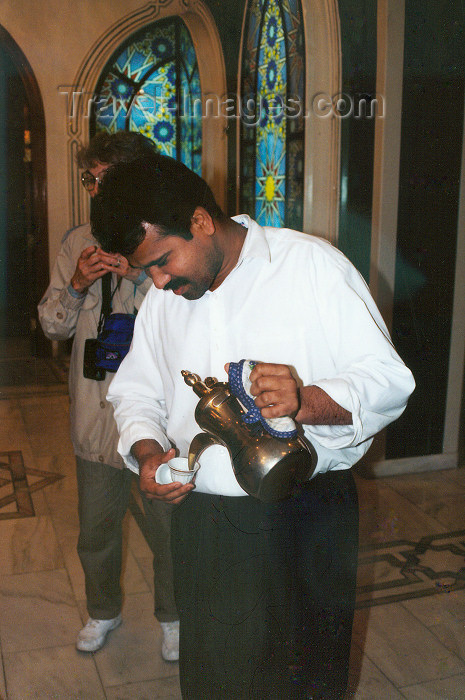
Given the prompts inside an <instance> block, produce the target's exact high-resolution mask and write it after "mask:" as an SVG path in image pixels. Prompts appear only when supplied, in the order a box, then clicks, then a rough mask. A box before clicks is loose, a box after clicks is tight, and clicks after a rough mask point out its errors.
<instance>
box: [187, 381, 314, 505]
mask: <svg viewBox="0 0 465 700" xmlns="http://www.w3.org/2000/svg"><path fill="white" fill-rule="evenodd" d="M181 374H182V375H183V377H184V381H185V382H186V384H188V385H189V386H191V387H192V388H193V390H194V391H195V393H196V394H197V396H200V401H199V402H198V404H197V406H196V408H195V420H196V421H197V423H198V424H199V426H200V427H201V428H202V430H204V431H205V432H203V433H199V434H198V435H196V436H195V437H194V439H193V440H192V442H191V444H190V447H189V454H188V465H189V469H193V468H194V465H195V463H196V462H197V461H198V459H199V457H200V455H201V454H202V452H203V451H204V450H205V449H206V448H207V447H210V446H211V445H224V446H225V447H226V448H227V449H228V452H229V455H230V457H231V462H232V467H233V470H234V475H235V477H236V479H237V482H238V483H239V485H240V486H241V487H242V488H243V489H244V491H246V493H248V494H249V495H250V496H255V498H258V499H259V500H261V501H277V500H281V499H283V498H286V497H287V496H289V495H290V494H291V493H292V492H293V491H294V490H295V489H296V488H297V487H298V486H299V484H301V483H302V482H303V481H306V480H307V479H309V478H310V477H311V476H312V474H313V472H314V471H315V468H316V463H317V455H316V452H315V450H314V448H313V446H312V445H311V444H310V443H308V444H307V442H305V441H304V440H303V439H302V438H301V437H300V436H297V437H295V438H276V437H272V436H271V435H270V434H269V433H267V432H266V430H264V429H263V428H262V427H261V425H260V424H254V425H247V424H246V423H244V421H243V416H244V415H245V411H244V409H243V408H242V405H241V403H240V402H239V401H238V399H237V398H236V397H235V396H233V394H232V393H231V391H230V389H229V385H228V384H227V383H224V382H218V380H217V379H215V377H207V378H206V379H205V381H201V379H200V377H199V376H198V375H197V374H193V373H192V372H188V371H187V370H182V372H181Z"/></svg>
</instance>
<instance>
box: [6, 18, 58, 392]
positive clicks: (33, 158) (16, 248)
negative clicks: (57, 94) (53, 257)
mask: <svg viewBox="0 0 465 700" xmlns="http://www.w3.org/2000/svg"><path fill="white" fill-rule="evenodd" d="M0 159H1V163H2V168H1V169H0V178H1V185H0V358H1V359H2V360H3V361H6V360H8V359H12V358H14V359H15V361H18V360H20V358H22V357H31V356H37V355H46V354H48V351H49V345H50V344H49V343H48V342H47V341H46V340H45V338H44V337H43V335H42V333H41V332H40V331H39V329H38V324H37V313H36V307H37V302H38V300H39V299H40V296H41V294H42V292H43V290H44V289H45V288H46V286H47V279H48V230H47V206H46V180H45V172H46V169H45V120H44V112H43V105H42V98H41V95H40V91H39V88H38V85H37V81H36V79H35V77H34V74H33V72H32V69H31V66H30V65H29V63H28V61H27V59H26V57H25V56H24V54H23V52H22V51H21V49H20V48H19V46H18V45H17V44H16V42H15V41H14V40H13V38H12V37H11V36H10V34H9V33H8V32H7V31H6V30H5V29H4V28H3V27H1V26H0ZM7 373H10V372H9V370H8V368H7V369H5V367H2V372H1V374H2V376H0V383H2V384H5V383H10V382H9V379H10V378H11V377H8V376H3V375H4V374H7ZM10 374H11V373H10Z"/></svg>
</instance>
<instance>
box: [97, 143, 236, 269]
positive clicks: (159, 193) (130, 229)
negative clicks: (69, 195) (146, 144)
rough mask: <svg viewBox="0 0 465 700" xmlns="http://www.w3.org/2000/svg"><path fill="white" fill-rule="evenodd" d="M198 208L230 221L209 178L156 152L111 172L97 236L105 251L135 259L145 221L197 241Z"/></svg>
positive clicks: (103, 188) (100, 201)
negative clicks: (195, 218)
mask: <svg viewBox="0 0 465 700" xmlns="http://www.w3.org/2000/svg"><path fill="white" fill-rule="evenodd" d="M94 205H95V206H94ZM198 206H201V207H203V208H204V209H205V210H206V211H207V212H208V213H209V214H210V216H211V217H212V218H214V219H222V218H224V217H225V215H224V214H223V212H222V211H221V209H220V207H219V206H218V204H217V203H216V201H215V198H214V196H213V193H212V191H211V189H210V187H209V186H208V185H207V183H206V182H205V180H203V179H202V178H201V177H199V176H198V175H196V174H195V173H194V172H193V171H192V170H189V168H187V167H186V166H185V165H183V163H180V162H178V161H176V160H174V159H173V158H168V157H167V156H162V155H160V154H157V153H155V154H152V155H150V156H145V157H144V158H139V159H137V160H134V161H132V162H130V163H119V164H117V165H115V166H113V167H112V168H110V170H109V171H108V173H107V174H106V175H105V178H104V180H103V182H102V183H101V185H100V186H99V192H98V194H97V196H96V197H94V200H93V207H92V214H91V223H92V233H93V235H94V237H95V238H96V239H97V240H98V241H99V243H100V245H101V246H102V248H104V249H105V250H109V251H112V252H114V253H121V254H122V255H126V256H127V255H131V253H133V252H134V251H135V249H136V248H137V247H138V246H139V245H140V244H141V243H142V241H143V240H144V238H145V235H146V232H145V230H144V228H143V227H142V224H143V223H149V224H154V225H155V226H157V228H158V230H159V232H160V234H161V235H167V236H168V235H175V236H181V237H182V238H185V239H187V240H189V239H190V238H192V234H191V231H190V227H191V224H192V215H193V214H194V211H195V209H196V207H198Z"/></svg>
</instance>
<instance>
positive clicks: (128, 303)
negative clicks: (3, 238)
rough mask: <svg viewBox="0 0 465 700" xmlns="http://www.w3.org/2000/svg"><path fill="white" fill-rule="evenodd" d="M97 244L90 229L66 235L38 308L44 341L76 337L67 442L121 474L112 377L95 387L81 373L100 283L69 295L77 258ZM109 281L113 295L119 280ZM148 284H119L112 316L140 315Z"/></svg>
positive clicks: (99, 297)
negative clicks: (77, 295) (110, 392)
mask: <svg viewBox="0 0 465 700" xmlns="http://www.w3.org/2000/svg"><path fill="white" fill-rule="evenodd" d="M95 244H96V241H95V239H94V238H93V237H92V234H91V230H90V225H89V224H85V225H84V226H79V227H78V228H76V229H73V230H72V231H70V232H68V234H66V236H65V238H64V239H63V243H62V246H61V249H60V252H59V253H58V256H57V260H56V263H55V266H54V268H53V271H52V275H51V281H50V285H49V287H48V289H47V291H46V292H45V294H44V296H43V297H42V299H41V301H40V303H39V306H38V310H39V319H40V323H41V325H42V328H43V330H44V333H45V335H46V336H47V337H48V338H50V339H51V340H66V339H67V338H71V337H73V336H74V341H73V347H72V351H71V359H70V369H69V395H70V404H71V406H70V417H71V440H72V442H73V446H74V451H75V453H76V454H77V455H79V456H80V457H82V458H84V459H87V460H90V461H91V462H100V463H102V464H109V465H111V466H114V467H119V468H121V467H122V466H123V461H122V459H121V457H120V456H119V455H118V453H117V451H116V446H117V443H118V433H117V430H116V425H115V422H114V419H113V408H112V406H111V404H109V403H108V402H107V400H106V394H107V390H108V385H109V384H110V382H111V380H112V379H113V377H114V376H115V375H114V374H112V373H110V372H107V374H106V377H105V379H104V381H101V382H99V381H96V380H94V379H85V378H84V376H83V371H82V366H83V358H84V343H85V341H86V339H87V338H96V337H97V326H98V322H99V318H100V308H101V303H102V282H101V280H97V281H96V282H94V283H93V284H92V286H91V287H89V290H88V292H87V294H86V296H85V297H82V298H79V299H77V298H75V297H73V296H72V295H71V294H70V293H69V291H68V285H69V283H70V281H71V277H72V276H73V274H74V271H75V269H76V263H77V260H78V258H79V256H80V254H81V252H82V251H83V250H84V248H87V247H88V246H90V245H95ZM112 277H113V280H112V290H113V289H114V287H115V284H116V282H117V276H116V275H112ZM151 284H152V281H151V280H150V278H147V279H145V280H144V281H143V282H142V283H141V284H140V285H136V284H134V283H133V282H130V281H129V280H126V279H121V284H120V286H119V288H117V289H116V292H115V294H114V296H113V299H112V311H113V312H120V313H132V312H133V311H134V308H136V309H139V307H140V305H141V303H142V300H143V298H144V296H145V294H146V293H147V291H148V290H149V289H150V286H151Z"/></svg>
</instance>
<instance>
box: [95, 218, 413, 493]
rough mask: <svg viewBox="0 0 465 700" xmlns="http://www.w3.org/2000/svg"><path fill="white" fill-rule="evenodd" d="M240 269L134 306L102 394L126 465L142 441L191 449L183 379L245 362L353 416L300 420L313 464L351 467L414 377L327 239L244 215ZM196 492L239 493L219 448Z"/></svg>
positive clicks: (205, 458)
mask: <svg viewBox="0 0 465 700" xmlns="http://www.w3.org/2000/svg"><path fill="white" fill-rule="evenodd" d="M234 220H235V221H238V222H239V223H241V224H243V225H244V226H246V228H248V233H247V236H246V239H245V242H244V245H243V248H242V251H241V255H240V258H239V260H238V262H237V265H236V266H235V268H234V269H233V270H232V271H231V273H230V274H229V275H228V277H227V278H226V279H225V280H224V282H223V283H222V284H221V285H220V286H219V287H218V288H217V289H215V290H214V291H213V292H211V291H207V292H206V293H205V294H204V296H203V297H201V298H200V299H197V300H195V301H190V300H187V299H184V298H183V297H182V296H178V295H175V294H173V293H172V292H171V291H168V292H164V291H159V290H157V289H155V288H154V287H153V288H152V289H151V290H150V291H149V292H148V294H147V296H146V298H145V300H144V302H143V304H142V307H141V309H140V311H139V314H138V317H137V321H136V328H135V333H134V339H133V345H132V349H131V351H130V352H129V354H128V355H127V357H126V358H125V360H124V361H123V363H122V365H121V367H120V369H119V370H118V372H117V374H116V376H115V378H114V380H113V382H112V384H111V386H110V389H109V393H108V399H109V400H110V401H111V402H112V403H113V404H114V406H115V418H116V421H117V424H118V429H119V433H120V441H119V446H118V450H119V452H120V454H121V455H122V456H123V458H124V460H125V462H126V464H127V466H128V467H130V468H131V469H133V470H134V471H137V464H136V462H135V460H134V459H133V457H132V456H131V453H130V450H131V447H132V445H133V444H134V443H135V442H137V441H138V440H142V439H147V438H149V439H154V440H156V441H157V442H158V443H159V444H160V445H161V446H162V447H163V449H165V450H167V449H169V447H170V446H171V444H170V443H172V444H174V445H175V446H176V447H177V448H178V450H179V452H180V455H181V456H187V453H188V449H189V444H190V442H191V440H192V438H193V437H194V435H196V434H197V433H198V432H200V428H199V427H198V425H197V424H196V422H195V418H194V410H195V406H196V404H197V402H198V400H199V399H198V397H197V396H196V395H195V393H194V392H193V390H192V389H191V387H189V386H187V385H186V384H185V382H184V379H183V377H182V375H181V370H183V369H185V370H188V371H190V372H194V373H196V374H198V375H200V377H201V378H202V379H204V378H205V377H207V376H214V377H217V378H218V379H219V380H221V381H227V376H226V373H225V370H224V365H225V363H227V362H238V361H239V360H241V359H244V358H245V359H252V360H259V361H263V362H273V363H280V364H286V365H291V366H292V367H294V369H295V371H296V372H297V374H298V376H299V378H300V380H301V381H302V384H303V385H304V386H306V385H312V384H313V385H317V386H319V387H320V388H321V389H323V390H324V391H325V392H326V393H327V394H328V395H329V396H330V397H331V398H332V399H334V401H336V403H338V404H339V405H340V406H342V407H343V408H345V409H347V410H348V411H350V413H351V414H352V425H321V426H320V425H318V426H316V425H305V426H304V431H305V435H306V437H307V438H308V439H309V440H310V441H311V442H312V443H313V445H314V447H315V449H316V452H317V454H318V464H317V471H316V473H318V472H325V471H327V470H329V469H347V468H349V467H351V466H352V465H353V464H355V462H357V461H358V460H359V459H360V458H361V457H362V455H363V454H365V452H366V451H367V449H368V448H369V446H370V444H371V442H372V437H373V436H374V435H375V434H376V433H377V432H379V431H380V430H381V429H382V428H384V427H385V426H386V425H388V424H389V423H390V422H391V421H393V420H395V419H396V418H398V417H399V415H400V414H401V413H402V411H403V410H404V408H405V406H406V403H407V399H408V397H409V395H410V394H411V392H412V391H413V389H414V386H415V383H414V380H413V377H412V374H411V372H410V370H409V369H407V367H406V366H405V365H404V363H403V362H402V360H401V359H400V357H399V356H398V354H397V353H396V351H395V349H394V347H393V345H392V343H391V340H390V338H389V334H388V331H387V329H386V326H385V324H384V322H383V320H382V318H381V315H380V313H379V311H378V309H377V307H376V305H375V303H374V301H373V299H372V297H371V295H370V293H369V290H368V288H367V285H366V284H365V282H364V280H363V278H362V277H361V275H360V274H359V273H358V272H357V270H356V269H355V268H354V267H353V265H352V264H351V263H350V262H349V261H348V260H347V259H346V258H345V257H344V255H342V253H340V252H339V251H338V250H337V249H335V248H334V247H332V246H331V245H330V244H329V243H328V242H327V241H325V240H323V239H320V238H316V237H314V236H310V235H307V234H303V233H298V232H296V231H291V230H289V229H277V228H270V227H266V228H262V227H261V226H259V225H258V224H257V223H256V222H255V221H253V220H252V219H250V218H249V217H248V216H244V215H241V216H238V217H234ZM200 464H201V468H200V470H199V472H198V474H197V477H196V490H197V491H200V492H206V493H217V494H223V495H229V496H242V495H244V493H245V492H244V491H243V490H242V489H241V488H240V486H239V485H238V484H237V482H236V480H235V477H234V474H233V471H232V466H231V462H230V458H229V454H228V452H227V450H226V448H225V447H222V446H219V445H218V446H216V445H215V446H212V447H209V448H208V449H207V450H205V452H204V453H203V455H202V457H201V459H200Z"/></svg>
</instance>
